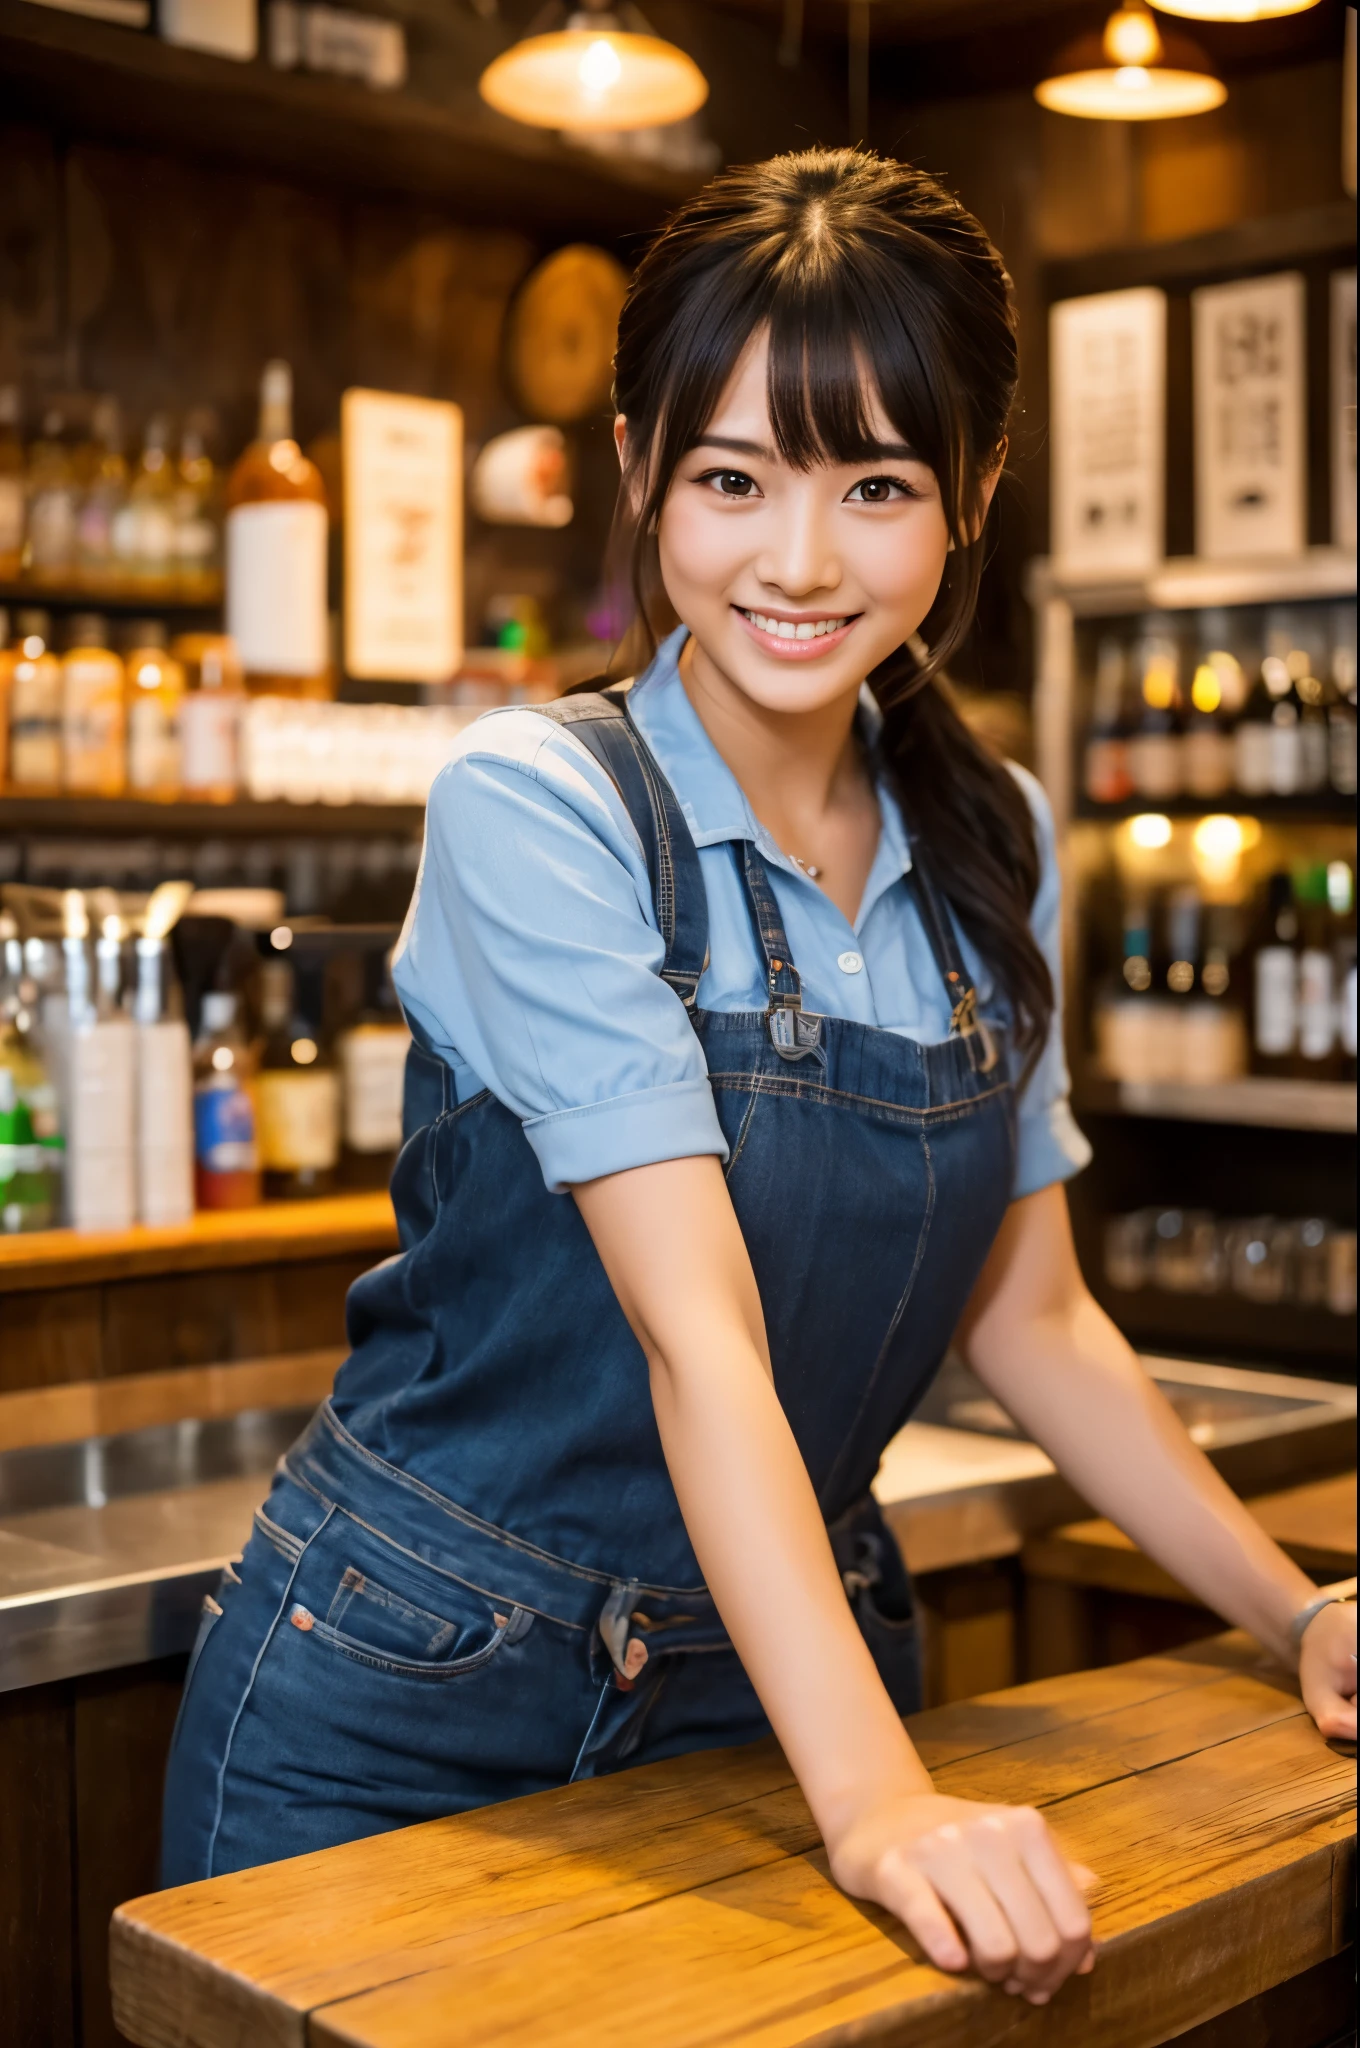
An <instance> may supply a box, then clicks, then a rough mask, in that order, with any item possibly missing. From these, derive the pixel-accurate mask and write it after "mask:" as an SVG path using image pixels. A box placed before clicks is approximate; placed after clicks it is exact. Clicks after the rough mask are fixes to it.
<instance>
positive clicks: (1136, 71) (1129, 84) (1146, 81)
mask: <svg viewBox="0 0 1360 2048" xmlns="http://www.w3.org/2000/svg"><path fill="white" fill-rule="evenodd" d="M1151 84H1152V74H1151V73H1150V72H1149V71H1148V70H1146V68H1145V67H1144V66H1143V65H1141V64H1121V65H1120V66H1119V69H1118V70H1117V71H1116V72H1115V74H1114V89H1115V91H1116V92H1146V91H1147V89H1148V87H1149V86H1150V85H1151Z"/></svg>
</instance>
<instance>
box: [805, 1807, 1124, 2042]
mask: <svg viewBox="0 0 1360 2048" xmlns="http://www.w3.org/2000/svg"><path fill="white" fill-rule="evenodd" d="M827 1846H828V1848H829V1849H830V1852H831V1874H832V1876H833V1877H834V1878H835V1880H836V1882H837V1884H839V1885H840V1886H841V1887H842V1888H843V1889H844V1890H845V1891H847V1892H851V1893H853V1894H854V1896H855V1897H856V1898H861V1899H873V1900H874V1901H876V1903H877V1904H878V1905H880V1906H886V1907H887V1909H888V1910H889V1912H891V1913H895V1914H896V1915H897V1917H898V1919H899V1920H901V1921H902V1922H903V1924H904V1925H905V1926H906V1928H907V1929H908V1931H909V1932H910V1933H911V1934H913V1935H915V1937H916V1939H917V1941H918V1942H919V1943H920V1944H921V1947H922V1948H923V1949H924V1950H925V1952H926V1955H927V1956H928V1957H929V1959H930V1961H931V1962H932V1963H934V1964H935V1966H936V1968H937V1969H941V1970H965V1969H967V1968H968V1966H969V1964H970V1963H971V1964H972V1966H973V1968H974V1969H975V1970H976V1971H977V1972H978V1974H979V1976H981V1977H985V1978H986V1979H987V1980H988V1982H989V1983H992V1984H1000V1985H1002V1986H1004V1988H1005V1989H1006V1990H1007V1991H1011V1992H1017V1993H1020V1994H1021V1995H1023V1996H1024V1997H1025V1998H1027V1999H1028V2000H1029V2002H1030V2003H1031V2005H1046V2004H1047V2003H1048V2001H1049V1999H1050V1998H1051V1997H1052V1996H1053V1994H1054V1992H1055V1991H1056V1990H1057V1989H1058V1987H1059V1985H1060V1984H1062V1983H1064V1982H1065V1980H1066V1979H1067V1978H1068V1977H1070V1976H1071V1975H1072V1974H1073V1972H1075V1973H1076V1974H1077V1975H1078V1976H1084V1975H1085V1974H1086V1972H1087V1971H1088V1970H1090V1969H1091V1967H1092V1966H1093V1964H1094V1962H1095V1948H1094V1947H1093V1945H1092V1940H1091V1916H1090V1913H1089V1912H1088V1911H1087V1908H1086V1901H1085V1899H1084V1898H1083V1896H1082V1893H1083V1891H1085V1890H1087V1889H1089V1887H1090V1886H1091V1885H1092V1884H1094V1883H1095V1877H1094V1874H1093V1872H1091V1871H1089V1870H1087V1869H1085V1868H1084V1867H1083V1866H1082V1865H1081V1864H1076V1863H1069V1862H1068V1860H1067V1858H1066V1857H1065V1856H1064V1855H1063V1853H1062V1850H1061V1849H1060V1848H1059V1847H1058V1845H1057V1843H1056V1841H1055V1840H1054V1839H1053V1835H1052V1833H1051V1831H1050V1829H1049V1826H1048V1823H1047V1822H1046V1821H1045V1820H1044V1818H1043V1815H1042V1814H1040V1813H1037V1812H1036V1811H1035V1809H1034V1808H1033V1807H1032V1806H989V1805H986V1804H984V1803H982V1802H980V1801H977V1800H973V1799H950V1798H948V1797H946V1796H945V1795H944V1794H942V1793H936V1792H920V1793H906V1794H899V1795H898V1796H896V1797H890V1798H887V1799H883V1800H880V1801H876V1802H875V1803H874V1804H873V1805H872V1806H871V1807H868V1808H866V1809H865V1810H864V1811H863V1812H861V1813H860V1814H858V1815H857V1816H856V1817H855V1818H854V1819H852V1820H850V1821H849V1822H848V1823H847V1824H846V1825H845V1826H844V1827H843V1828H842V1829H840V1830H839V1831H838V1832H837V1835H836V1838H835V1840H834V1842H833V1841H828V1844H827Z"/></svg>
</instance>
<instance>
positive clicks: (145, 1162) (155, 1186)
mask: <svg viewBox="0 0 1360 2048" xmlns="http://www.w3.org/2000/svg"><path fill="white" fill-rule="evenodd" d="M169 981H170V956H169V952H168V949H167V947H166V943H165V940H164V939H161V938H140V939H138V941H137V993H136V996H135V998H134V1004H133V1017H134V1019H135V1022H136V1027H137V1215H138V1220H139V1221H140V1222H142V1223H185V1222H187V1221H188V1219H189V1217H191V1216H192V1215H193V1213H194V1119H193V1100H194V1074H193V1054H192V1051H191V1048H190V1042H189V1027H188V1025H187V1024H186V1023H185V1021H184V1019H183V1018H182V1017H175V1016H171V1015H169V1014H168V1011H169V1008H170V1005H169V1001H168V994H169Z"/></svg>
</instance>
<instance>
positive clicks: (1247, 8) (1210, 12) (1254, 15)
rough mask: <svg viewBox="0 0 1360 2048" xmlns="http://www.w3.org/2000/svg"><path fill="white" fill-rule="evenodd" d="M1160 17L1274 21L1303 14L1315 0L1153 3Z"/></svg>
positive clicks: (1161, 0)
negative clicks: (1280, 17) (1172, 15)
mask: <svg viewBox="0 0 1360 2048" xmlns="http://www.w3.org/2000/svg"><path fill="white" fill-rule="evenodd" d="M1156 4H1157V8H1158V11H1159V12H1160V13H1162V14H1180V15H1184V16H1186V17H1188V19H1189V20H1191V21H1274V20H1275V18H1276V16H1277V15H1281V14H1306V13H1307V12H1308V9H1309V8H1310V7H1316V6H1317V4H1318V0H1156Z"/></svg>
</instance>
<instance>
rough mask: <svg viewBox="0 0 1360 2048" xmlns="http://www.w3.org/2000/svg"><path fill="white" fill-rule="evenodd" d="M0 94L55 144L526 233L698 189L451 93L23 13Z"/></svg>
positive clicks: (652, 216)
mask: <svg viewBox="0 0 1360 2048" xmlns="http://www.w3.org/2000/svg"><path fill="white" fill-rule="evenodd" d="M488 54H490V51H489V50H488ZM0 81H2V82H0V110H3V111H5V112H7V113H9V114H10V115H11V116H13V117H15V118H18V119H21V120H25V121H34V120H44V121H47V122H49V123H51V124H52V125H53V126H55V127H57V128H59V129H60V130H61V131H63V132H64V133H67V134H78V135H80V136H83V137H97V138H100V139H105V140H109V141H114V142H125V143H133V144H136V145H137V146H139V147H141V148H143V149H148V148H151V149H155V148H166V149H171V150H176V151H181V152H184V153H186V154H189V155H191V156H196V157H208V158H215V159H218V160H225V161H228V162H231V163H236V164H245V165H248V166H249V167H250V169H251V170H253V171H256V172H260V171H267V172H273V173H276V174H280V175H283V176H287V177H293V178H297V179H300V180H301V181H302V182H304V183H307V184H311V185H323V186H325V187H327V188H334V187H336V186H342V187H346V188H348V189H350V190H353V191H356V192H360V193H362V194H364V195H365V196H371V195H372V194H374V193H376V192H384V193H390V194H397V195H401V196H405V197H409V198H413V199H419V200H423V201H425V202H427V203H434V204H436V205H448V206H456V208H457V211H458V213H459V216H460V217H461V218H465V219H477V220H484V221H500V222H509V223H513V224H516V225H519V226H521V227H524V226H527V227H529V228H530V229H548V230H555V231H570V230H571V229H573V228H575V229H584V230H586V231H587V232H591V231H593V232H614V233H619V234H627V233H632V232H637V231H640V230H642V231H645V230H647V229H650V228H652V227H655V226H656V225H657V224H658V222H659V221H660V220H661V218H662V216H663V215H664V214H665V213H666V212H667V211H668V210H669V208H671V207H672V206H674V205H675V204H676V203H677V202H678V201H679V200H680V199H681V198H683V197H684V196H685V195H686V194H687V193H689V192H691V191H693V190H695V189H696V187H697V186H698V184H699V183H700V182H701V181H700V180H699V178H698V177H697V176H696V177H694V178H688V177H685V178H677V177H676V176H675V174H674V173H669V172H665V171H662V170H659V169H653V168H651V167H650V166H648V165H645V164H641V163H638V162H636V161H629V162H627V163H624V162H613V161H609V162H606V161H603V160H602V159H600V158H599V157H596V156H591V155H587V154H586V153H585V152H583V151H578V150H573V149H571V148H570V147H569V146H567V145H566V144H564V143H562V142H561V141H559V139H558V138H557V136H556V135H554V134H552V133H551V132H550V131H548V130H546V129H538V128H529V127H525V126H523V125H522V124H520V123H519V122H515V121H509V120H506V119H505V118H504V117H502V116H501V115H499V114H495V113H493V112H492V111H491V109H490V108H489V107H484V106H483V105H482V104H481V102H480V101H478V100H477V99H476V97H475V94H474V93H473V91H472V89H471V85H470V83H465V82H464V81H462V80H460V81H459V82H458V86H457V88H456V90H455V94H454V95H453V96H455V97H456V99H457V102H458V104H457V105H456V106H449V105H446V104H438V103H436V102H435V101H433V100H427V99H421V98H418V97H416V95H415V94H413V93H391V92H386V93H384V92H372V91H370V90H369V89H368V88H367V87H366V86H363V85H360V84H355V83H351V82H349V81H347V80H345V79H340V78H331V77H323V76H318V75H315V74H309V73H304V72H283V71H275V70H273V69H272V68H271V67H270V66H269V65H268V64H266V63H264V62H263V61H262V60H257V61H256V62H254V63H250V64H237V63H231V62H228V61H227V60H225V59H222V58H218V57H211V56H205V55H203V54H201V53H200V52H198V51H195V50H186V49H179V48H176V47H175V46H173V45H172V44H169V43H163V42H161V41H159V40H158V39H157V38H156V37H155V36H151V35H143V34H139V33H137V32H135V31H132V30H129V29H121V28H113V27H110V26H108V25H107V24H106V23H103V22H98V21H90V20H86V19H84V18H82V17H80V16H78V15H70V14H63V13H58V12H55V11H53V10H51V9H49V8H46V7H40V6H33V5H31V4H29V0H0Z"/></svg>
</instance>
